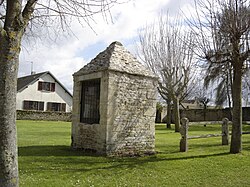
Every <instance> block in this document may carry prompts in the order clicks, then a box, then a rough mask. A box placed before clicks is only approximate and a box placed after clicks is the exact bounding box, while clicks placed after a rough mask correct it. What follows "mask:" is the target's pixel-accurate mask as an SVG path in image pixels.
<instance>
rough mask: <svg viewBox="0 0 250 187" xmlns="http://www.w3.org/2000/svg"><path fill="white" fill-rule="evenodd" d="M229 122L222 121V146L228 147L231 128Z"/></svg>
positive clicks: (226, 120)
mask: <svg viewBox="0 0 250 187" xmlns="http://www.w3.org/2000/svg"><path fill="white" fill-rule="evenodd" d="M228 122H229V120H228V119H227V118H223V119H222V126H221V130H222V145H228V142H229V141H228V140H229V127H228Z"/></svg>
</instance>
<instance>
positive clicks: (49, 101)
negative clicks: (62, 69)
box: [16, 71, 72, 112]
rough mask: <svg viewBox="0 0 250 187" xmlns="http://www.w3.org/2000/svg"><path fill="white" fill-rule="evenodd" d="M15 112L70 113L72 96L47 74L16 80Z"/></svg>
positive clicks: (47, 72)
mask: <svg viewBox="0 0 250 187" xmlns="http://www.w3.org/2000/svg"><path fill="white" fill-rule="evenodd" d="M16 104H17V110H38V111H61V112H70V111H71V108H72V94H71V93H70V92H69V91H68V90H67V89H66V88H65V87H64V86H63V85H62V84H61V83H60V82H59V81H58V80H57V79H56V78H55V77H54V76H53V75H52V74H51V73H50V72H49V71H46V72H42V73H38V74H32V75H29V76H25V77H20V78H18V80H17V99H16Z"/></svg>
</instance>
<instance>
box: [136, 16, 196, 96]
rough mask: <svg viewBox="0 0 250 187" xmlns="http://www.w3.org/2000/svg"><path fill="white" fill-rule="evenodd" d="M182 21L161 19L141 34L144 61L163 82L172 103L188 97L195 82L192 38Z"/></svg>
mask: <svg viewBox="0 0 250 187" xmlns="http://www.w3.org/2000/svg"><path fill="white" fill-rule="evenodd" d="M181 21H182V20H180V19H179V17H177V18H176V19H174V20H172V19H170V18H169V17H162V16H161V17H160V18H159V20H158V22H157V23H155V24H154V25H151V26H147V27H145V28H144V30H143V32H142V31H141V32H140V33H139V39H140V52H141V55H139V56H140V58H141V60H142V61H143V62H144V63H145V64H146V65H147V66H148V67H149V68H150V69H151V70H152V71H153V72H154V73H155V74H157V75H158V76H159V77H160V79H159V92H160V94H161V95H162V96H163V98H166V97H170V98H169V99H171V100H173V98H175V97H178V98H182V96H183V95H186V94H185V93H186V91H187V90H188V87H189V85H190V83H191V82H192V72H191V69H192V66H193V65H194V50H193V47H194V45H193V43H194V42H193V41H192V38H194V37H193V36H192V34H191V33H190V32H188V31H187V30H185V29H184V27H182V25H181Z"/></svg>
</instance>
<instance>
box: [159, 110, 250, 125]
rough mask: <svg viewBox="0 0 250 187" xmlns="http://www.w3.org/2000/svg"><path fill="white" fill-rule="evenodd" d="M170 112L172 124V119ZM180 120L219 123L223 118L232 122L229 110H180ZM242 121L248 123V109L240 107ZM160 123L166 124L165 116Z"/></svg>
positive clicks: (249, 118)
mask: <svg viewBox="0 0 250 187" xmlns="http://www.w3.org/2000/svg"><path fill="white" fill-rule="evenodd" d="M173 115H174V114H173V112H172V122H174V121H173V119H174V116H173ZM180 115H181V118H183V117H187V118H188V119H189V121H193V122H196V121H220V120H221V119H223V118H228V119H229V120H230V121H231V120H232V117H231V113H230V110H229V108H225V109H206V110H203V109H187V110H180ZM242 120H243V121H250V107H242ZM162 122H163V123H165V122H166V116H165V115H164V116H163V119H162Z"/></svg>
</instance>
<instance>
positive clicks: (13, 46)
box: [0, 30, 21, 187]
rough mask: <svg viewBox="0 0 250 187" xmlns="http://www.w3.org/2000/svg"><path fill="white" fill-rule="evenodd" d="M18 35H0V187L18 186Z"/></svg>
mask: <svg viewBox="0 0 250 187" xmlns="http://www.w3.org/2000/svg"><path fill="white" fill-rule="evenodd" d="M19 35H20V33H17V32H14V31H10V32H8V34H7V33H6V32H5V31H3V30H2V31H1V33H0V41H1V42H0V51H1V53H0V88H1V89H0V106H1V109H0V186H1V187H2V186H3V187H14V186H15V187H16V186H18V185H19V184H18V161H17V142H16V89H17V87H16V86H17V72H18V62H19V53H20V40H21V37H20V36H19Z"/></svg>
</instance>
